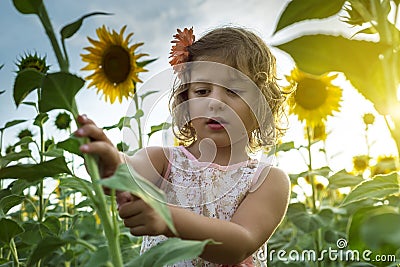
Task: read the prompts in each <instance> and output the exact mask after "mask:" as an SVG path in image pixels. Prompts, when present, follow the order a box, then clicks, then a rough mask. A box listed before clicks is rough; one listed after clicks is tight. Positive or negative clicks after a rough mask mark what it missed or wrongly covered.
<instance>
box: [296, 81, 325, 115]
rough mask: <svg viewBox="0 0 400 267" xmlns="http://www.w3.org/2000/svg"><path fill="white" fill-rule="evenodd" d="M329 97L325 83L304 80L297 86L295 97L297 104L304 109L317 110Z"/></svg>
mask: <svg viewBox="0 0 400 267" xmlns="http://www.w3.org/2000/svg"><path fill="white" fill-rule="evenodd" d="M327 97H328V93H327V90H326V84H325V83H324V82H323V81H320V80H317V79H312V78H304V79H303V80H301V82H299V83H298V85H297V90H296V94H295V96H294V98H295V100H296V103H297V104H299V105H300V106H302V107H303V108H304V109H310V110H312V109H316V108H318V107H320V106H321V105H323V104H324V103H325V101H326V98H327Z"/></svg>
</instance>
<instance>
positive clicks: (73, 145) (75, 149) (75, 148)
mask: <svg viewBox="0 0 400 267" xmlns="http://www.w3.org/2000/svg"><path fill="white" fill-rule="evenodd" d="M80 146H81V139H80V138H77V137H75V136H74V135H71V136H70V137H69V138H68V139H66V140H64V141H61V142H59V143H57V147H59V148H62V149H64V150H66V151H68V152H70V153H73V154H75V155H78V156H81V157H83V153H82V152H81V151H80V150H79V147H80Z"/></svg>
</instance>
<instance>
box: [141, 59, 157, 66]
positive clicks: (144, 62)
mask: <svg viewBox="0 0 400 267" xmlns="http://www.w3.org/2000/svg"><path fill="white" fill-rule="evenodd" d="M156 60H157V58H153V59H149V60H143V61H138V62H136V63H137V65H138V67H139V68H143V67H144V66H146V65H148V64H150V63H152V62H154V61H156Z"/></svg>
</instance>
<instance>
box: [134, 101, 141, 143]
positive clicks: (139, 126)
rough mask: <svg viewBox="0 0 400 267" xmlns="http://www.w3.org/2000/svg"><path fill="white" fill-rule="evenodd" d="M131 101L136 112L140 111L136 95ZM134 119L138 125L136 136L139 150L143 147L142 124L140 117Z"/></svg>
mask: <svg viewBox="0 0 400 267" xmlns="http://www.w3.org/2000/svg"><path fill="white" fill-rule="evenodd" d="M133 100H134V101H135V107H136V112H137V111H138V110H139V109H140V107H139V99H138V95H137V94H134V96H133ZM135 119H136V123H137V125H138V134H139V149H140V148H142V147H143V136H142V124H141V122H140V121H141V120H140V117H135Z"/></svg>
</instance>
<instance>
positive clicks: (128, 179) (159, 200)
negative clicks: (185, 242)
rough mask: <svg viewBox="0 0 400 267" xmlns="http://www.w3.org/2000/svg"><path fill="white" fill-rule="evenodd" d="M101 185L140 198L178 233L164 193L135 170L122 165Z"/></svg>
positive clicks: (102, 181)
mask: <svg viewBox="0 0 400 267" xmlns="http://www.w3.org/2000/svg"><path fill="white" fill-rule="evenodd" d="M100 183H101V184H102V185H104V186H106V187H109V188H112V189H117V190H123V191H128V192H130V193H131V194H133V195H135V196H138V197H140V198H141V199H142V200H143V201H144V202H146V203H147V204H148V205H149V206H150V207H152V208H153V209H154V210H155V211H156V212H157V213H158V214H159V215H160V216H161V217H162V218H163V219H164V221H165V222H166V224H167V226H168V227H169V229H170V230H171V231H172V232H173V233H176V230H175V226H174V224H173V220H172V217H171V213H170V212H169V209H168V207H167V205H166V204H165V203H166V199H165V195H164V192H163V191H161V190H160V189H158V188H157V187H156V186H154V185H153V184H152V183H151V182H149V181H147V180H146V179H144V178H142V177H141V176H140V175H139V174H138V173H137V172H136V171H135V170H134V169H133V168H129V167H128V166H127V165H126V164H121V165H120V166H119V167H118V169H117V171H116V172H115V173H114V175H113V176H111V177H110V178H107V179H103V180H101V181H100Z"/></svg>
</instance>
